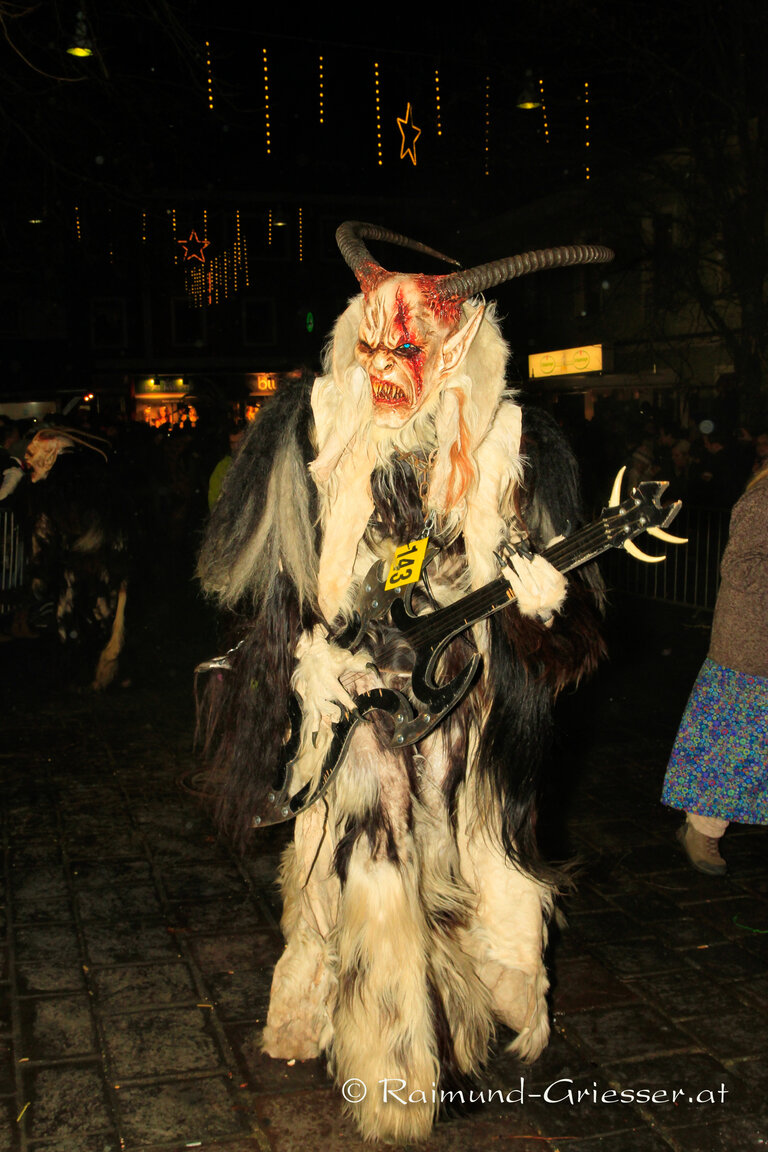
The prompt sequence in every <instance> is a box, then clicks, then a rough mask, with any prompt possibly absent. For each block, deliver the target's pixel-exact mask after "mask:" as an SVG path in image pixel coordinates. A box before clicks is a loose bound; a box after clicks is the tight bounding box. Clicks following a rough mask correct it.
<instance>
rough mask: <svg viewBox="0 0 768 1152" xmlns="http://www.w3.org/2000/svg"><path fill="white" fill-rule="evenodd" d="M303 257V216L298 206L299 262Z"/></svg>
mask: <svg viewBox="0 0 768 1152" xmlns="http://www.w3.org/2000/svg"><path fill="white" fill-rule="evenodd" d="M303 259H304V218H303V216H302V212H301V208H299V263H300V264H301V262H302V260H303Z"/></svg>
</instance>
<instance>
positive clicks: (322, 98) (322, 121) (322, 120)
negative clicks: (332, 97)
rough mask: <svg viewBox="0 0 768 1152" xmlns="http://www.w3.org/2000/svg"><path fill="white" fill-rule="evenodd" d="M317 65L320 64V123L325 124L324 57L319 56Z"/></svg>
mask: <svg viewBox="0 0 768 1152" xmlns="http://www.w3.org/2000/svg"><path fill="white" fill-rule="evenodd" d="M317 66H318V110H319V113H320V123H321V124H323V123H324V122H325V121H324V119H323V115H324V111H323V109H324V94H323V58H322V56H319V57H318V62H317Z"/></svg>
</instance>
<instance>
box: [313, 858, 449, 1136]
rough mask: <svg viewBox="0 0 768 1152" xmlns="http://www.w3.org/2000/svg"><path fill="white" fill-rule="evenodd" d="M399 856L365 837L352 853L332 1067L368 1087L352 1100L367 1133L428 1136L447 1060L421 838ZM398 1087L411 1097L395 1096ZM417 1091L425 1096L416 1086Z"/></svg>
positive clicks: (340, 1076)
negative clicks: (432, 970) (434, 983)
mask: <svg viewBox="0 0 768 1152" xmlns="http://www.w3.org/2000/svg"><path fill="white" fill-rule="evenodd" d="M399 849H400V851H399V855H400V860H399V862H397V863H394V862H393V861H391V860H389V859H387V858H386V855H383V854H382V855H383V858H382V855H379V854H378V853H376V854H375V855H373V854H372V853H371V852H370V850H369V845H368V843H367V840H366V839H363V838H362V837H361V838H359V839H358V840H357V842H356V844H355V846H354V848H353V850H352V855H351V857H350V861H349V872H348V875H347V882H346V884H345V886H344V891H343V894H342V903H341V910H340V911H341V915H340V919H339V927H338V931H337V932H336V934H335V946H336V954H337V964H338V973H339V991H338V1000H337V1004H336V1011H335V1013H334V1041H333V1050H332V1059H331V1064H332V1070H333V1073H334V1075H335V1078H336V1081H337V1083H338V1084H340V1085H343V1084H344V1083H345V1082H346V1081H347V1080H349V1079H351V1078H355V1079H357V1080H360V1081H362V1083H363V1084H364V1085H365V1086H366V1089H367V1092H366V1096H365V1099H364V1100H361V1101H360V1102H359V1103H356V1104H353V1105H351V1111H352V1114H353V1116H354V1119H355V1122H356V1124H357V1125H358V1127H359V1129H360V1131H361V1133H362V1135H363V1136H364V1137H365V1138H366V1139H380V1140H389V1141H393V1142H396V1143H404V1142H407V1141H409V1140H420V1139H424V1138H425V1137H426V1136H427V1135H428V1134H429V1132H430V1130H431V1128H432V1124H433V1122H434V1120H435V1114H436V1105H435V1103H433V1102H432V1100H433V1091H434V1088H435V1086H436V1085H437V1083H438V1080H439V1063H438V1053H437V1044H436V1039H435V1027H434V1019H433V1011H432V1005H431V1003H430V997H429V993H428V971H427V970H428V960H427V956H428V936H427V926H426V922H425V917H424V912H423V909H422V907H421V902H420V899H419V877H418V869H417V866H416V862H415V859H414V854H413V846H412V844H408V843H401V844H400V845H399ZM387 1088H390V1089H393V1090H395V1091H397V1092H398V1095H400V1096H401V1098H402V1099H410V1100H412V1101H413V1102H412V1103H408V1104H403V1103H402V1102H401V1101H400V1100H397V1099H395V1098H391V1097H390V1098H388V1096H389V1094H388V1092H387V1091H386V1089H387ZM414 1094H415V1095H414Z"/></svg>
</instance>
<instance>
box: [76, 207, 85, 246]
mask: <svg viewBox="0 0 768 1152" xmlns="http://www.w3.org/2000/svg"><path fill="white" fill-rule="evenodd" d="M75 236H76V237H77V242H78V244H82V242H83V232H82V229H81V227H80V209H79V208H78V206H77V204H75Z"/></svg>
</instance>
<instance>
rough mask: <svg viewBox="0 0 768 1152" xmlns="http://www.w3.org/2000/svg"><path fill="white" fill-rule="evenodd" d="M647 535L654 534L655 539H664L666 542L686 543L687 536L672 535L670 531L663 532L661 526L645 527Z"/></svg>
mask: <svg viewBox="0 0 768 1152" xmlns="http://www.w3.org/2000/svg"><path fill="white" fill-rule="evenodd" d="M646 531H647V533H648V535H649V536H655V537H656V539H657V540H664V541H665V543H667V544H687V543H688V537H687V536H672V535H671V533H669V532H665V531H664V529H663V528H647V529H646Z"/></svg>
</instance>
